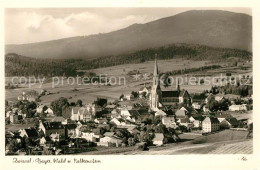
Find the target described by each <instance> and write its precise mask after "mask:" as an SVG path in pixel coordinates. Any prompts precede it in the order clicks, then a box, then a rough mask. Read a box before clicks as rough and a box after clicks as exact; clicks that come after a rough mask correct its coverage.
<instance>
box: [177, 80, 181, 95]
mask: <svg viewBox="0 0 260 170" xmlns="http://www.w3.org/2000/svg"><path fill="white" fill-rule="evenodd" d="M177 83H178V86H177V91H178V92H179V93H180V92H181V88H180V84H179V80H178V79H177Z"/></svg>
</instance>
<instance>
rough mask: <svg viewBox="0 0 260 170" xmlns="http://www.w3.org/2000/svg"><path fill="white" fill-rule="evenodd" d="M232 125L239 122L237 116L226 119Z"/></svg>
mask: <svg viewBox="0 0 260 170" xmlns="http://www.w3.org/2000/svg"><path fill="white" fill-rule="evenodd" d="M226 120H227V121H228V122H229V123H230V124H231V125H232V126H236V125H238V124H239V122H238V120H237V119H236V118H234V117H233V118H228V119H226Z"/></svg>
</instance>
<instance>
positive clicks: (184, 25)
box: [5, 10, 252, 59]
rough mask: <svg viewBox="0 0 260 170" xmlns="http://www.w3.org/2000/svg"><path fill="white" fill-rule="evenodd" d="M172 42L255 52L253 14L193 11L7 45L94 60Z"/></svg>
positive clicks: (17, 49) (19, 50) (25, 52)
mask: <svg viewBox="0 0 260 170" xmlns="http://www.w3.org/2000/svg"><path fill="white" fill-rule="evenodd" d="M172 43H189V44H201V45H208V46H212V47H221V48H236V49H242V50H247V51H252V17H251V16H249V15H247V14H241V13H234V12H228V11H219V10H191V11H187V12H183V13H179V14H177V15H174V16H169V17H166V18H161V19H158V20H155V21H151V22H148V23H145V24H133V25H130V26H129V27H126V28H123V29H120V30H116V31H113V32H109V33H104V34H95V35H89V36H77V37H70V38H64V39H58V40H51V41H45V42H37V43H30V44H21V45H6V46H5V47H6V48H5V49H6V53H17V54H20V55H25V56H29V57H35V58H57V59H58V58H61V59H62V58H67V59H69V58H84V59H94V58H98V57H102V56H107V55H120V54H123V53H131V52H134V51H138V50H142V49H145V48H155V47H160V46H164V45H168V44H172Z"/></svg>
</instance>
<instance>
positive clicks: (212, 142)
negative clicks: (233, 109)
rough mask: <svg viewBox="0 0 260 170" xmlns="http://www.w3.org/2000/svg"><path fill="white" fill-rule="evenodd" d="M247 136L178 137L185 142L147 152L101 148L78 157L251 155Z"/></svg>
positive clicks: (224, 133)
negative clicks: (117, 155) (119, 155)
mask: <svg viewBox="0 0 260 170" xmlns="http://www.w3.org/2000/svg"><path fill="white" fill-rule="evenodd" d="M247 134H248V132H247V131H233V130H225V131H221V132H218V133H215V134H210V135H208V136H198V135H190V136H189V135H180V138H182V139H185V140H183V141H185V142H179V143H171V144H165V145H163V146H158V147H157V146H152V147H150V149H149V151H140V150H137V149H136V148H135V147H126V148H104V147H103V148H97V151H92V152H85V153H79V154H78V155H114V154H121V155H177V154H252V153H253V140H252V139H247Z"/></svg>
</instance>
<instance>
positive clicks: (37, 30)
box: [5, 11, 157, 44]
mask: <svg viewBox="0 0 260 170" xmlns="http://www.w3.org/2000/svg"><path fill="white" fill-rule="evenodd" d="M5 18H6V21H5V36H6V37H5V40H6V44H23V43H30V42H40V41H48V40H53V39H60V38H66V37H73V36H82V35H90V34H98V33H106V32H111V31H115V30H118V29H121V28H124V27H127V26H129V25H132V24H134V23H146V22H149V21H152V20H154V19H157V18H156V17H153V16H148V15H125V16H116V17H109V16H106V15H100V14H97V13H93V12H92V13H91V12H88V11H85V12H81V13H70V14H69V15H67V16H64V17H54V16H52V15H45V14H39V13H36V12H32V11H30V12H25V11H22V12H21V11H19V12H16V13H12V14H8V15H6V17H5Z"/></svg>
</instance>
